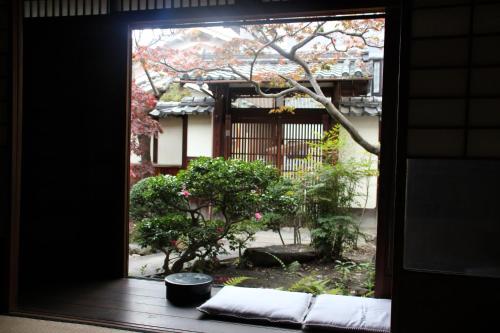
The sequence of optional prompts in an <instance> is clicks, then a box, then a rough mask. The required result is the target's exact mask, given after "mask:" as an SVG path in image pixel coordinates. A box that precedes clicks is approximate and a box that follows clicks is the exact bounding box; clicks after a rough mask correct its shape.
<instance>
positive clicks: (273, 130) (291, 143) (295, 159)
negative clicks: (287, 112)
mask: <svg viewBox="0 0 500 333" xmlns="http://www.w3.org/2000/svg"><path fill="white" fill-rule="evenodd" d="M323 127H324V126H323V123H294V122H286V121H285V120H283V119H266V120H265V121H262V120H255V121H252V120H245V121H244V122H233V123H232V124H231V151H230V154H229V156H231V158H236V159H240V160H243V161H255V160H261V161H264V162H265V163H268V164H271V165H274V166H275V167H277V168H278V169H279V170H280V171H281V172H282V173H283V174H284V175H285V176H289V177H293V176H294V173H296V172H297V171H300V170H309V169H311V168H314V166H315V165H317V163H319V162H321V159H322V154H321V149H320V148H318V147H316V146H315V144H317V143H319V142H320V141H321V138H322V137H323V131H324V128H323Z"/></svg>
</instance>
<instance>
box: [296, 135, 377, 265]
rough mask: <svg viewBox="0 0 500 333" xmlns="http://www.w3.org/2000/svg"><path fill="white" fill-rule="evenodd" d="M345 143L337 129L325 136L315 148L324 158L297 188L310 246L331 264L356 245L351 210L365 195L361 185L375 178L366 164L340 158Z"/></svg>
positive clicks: (356, 229) (369, 165)
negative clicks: (310, 241) (307, 224)
mask: <svg viewBox="0 0 500 333" xmlns="http://www.w3.org/2000/svg"><path fill="white" fill-rule="evenodd" d="M344 141H345V140H344V139H343V138H342V135H340V134H339V133H338V128H334V130H333V131H330V132H328V133H327V134H326V135H325V138H324V140H323V142H322V143H320V144H317V145H316V147H318V148H320V149H321V150H322V151H323V153H324V154H325V157H324V163H322V164H320V165H317V166H316V168H315V169H314V170H313V171H309V172H305V173H304V176H303V178H302V179H301V180H300V182H299V184H298V185H299V186H300V187H301V188H302V189H303V192H304V196H303V197H302V200H301V203H300V204H301V206H302V207H303V209H302V210H303V212H302V214H303V215H306V216H307V218H306V220H307V221H308V222H309V226H310V228H311V237H312V245H313V246H314V247H315V248H316V249H317V250H318V251H319V252H320V253H321V255H322V256H323V257H324V258H325V259H332V260H334V259H339V258H342V255H343V253H344V252H345V250H346V249H347V248H349V247H352V246H355V245H356V244H357V239H358V237H359V236H360V235H361V233H360V231H359V223H358V221H356V220H355V219H354V217H353V214H352V207H354V206H355V205H356V203H357V201H358V200H359V199H360V198H363V197H366V195H367V194H366V193H362V192H361V191H360V188H359V184H360V181H361V180H362V179H363V178H365V177H368V176H372V175H374V174H376V171H375V170H373V169H372V168H371V163H370V161H369V160H358V159H354V158H349V159H348V158H344V159H342V158H339V155H338V152H339V151H341V148H342V145H343V144H344Z"/></svg>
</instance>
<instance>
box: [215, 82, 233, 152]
mask: <svg viewBox="0 0 500 333" xmlns="http://www.w3.org/2000/svg"><path fill="white" fill-rule="evenodd" d="M211 90H212V91H213V92H214V96H215V107H214V112H213V114H212V124H213V125H212V156H213V157H219V156H224V134H225V133H224V128H225V123H224V122H225V114H226V99H228V98H229V97H228V96H227V91H228V89H227V86H220V85H216V86H215V87H213V88H212V87H211Z"/></svg>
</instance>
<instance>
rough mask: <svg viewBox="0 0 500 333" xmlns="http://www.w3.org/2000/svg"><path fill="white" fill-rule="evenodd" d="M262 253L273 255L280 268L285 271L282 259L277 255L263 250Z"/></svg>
mask: <svg viewBox="0 0 500 333" xmlns="http://www.w3.org/2000/svg"><path fill="white" fill-rule="evenodd" d="M264 253H266V254H269V255H270V256H271V257H273V258H274V259H275V260H276V261H277V262H278V263H279V264H280V266H281V268H283V270H284V271H286V265H285V263H284V262H283V260H281V259H280V258H278V257H277V256H275V255H274V254H272V253H271V252H264Z"/></svg>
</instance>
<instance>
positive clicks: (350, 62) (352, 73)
mask: <svg viewBox="0 0 500 333" xmlns="http://www.w3.org/2000/svg"><path fill="white" fill-rule="evenodd" d="M362 63H363V61H362V60H360V59H346V60H343V61H339V62H337V63H335V64H333V65H329V67H328V68H323V69H319V70H317V71H315V72H314V75H315V77H316V79H320V80H321V79H336V80H342V79H346V80H348V79H353V78H368V77H371V75H372V73H371V72H370V71H369V70H367V69H366V68H369V67H371V66H361V64H362ZM234 67H235V69H237V70H238V71H240V72H241V73H242V74H244V75H246V76H247V77H248V76H249V75H250V64H244V65H238V66H234ZM298 69H299V65H297V64H295V63H285V64H280V63H278V62H266V63H257V64H255V66H254V70H253V73H254V75H259V74H260V75H262V74H268V73H276V74H280V75H283V76H288V75H290V74H293V73H295V72H297V70H298ZM180 79H181V80H185V81H198V80H202V81H236V80H237V81H241V80H242V78H241V77H240V76H238V75H236V74H235V73H233V72H231V71H230V70H229V69H228V70H216V71H211V72H207V73H205V74H204V75H203V76H202V77H200V76H199V75H198V74H197V73H196V72H191V73H185V74H182V75H180Z"/></svg>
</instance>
